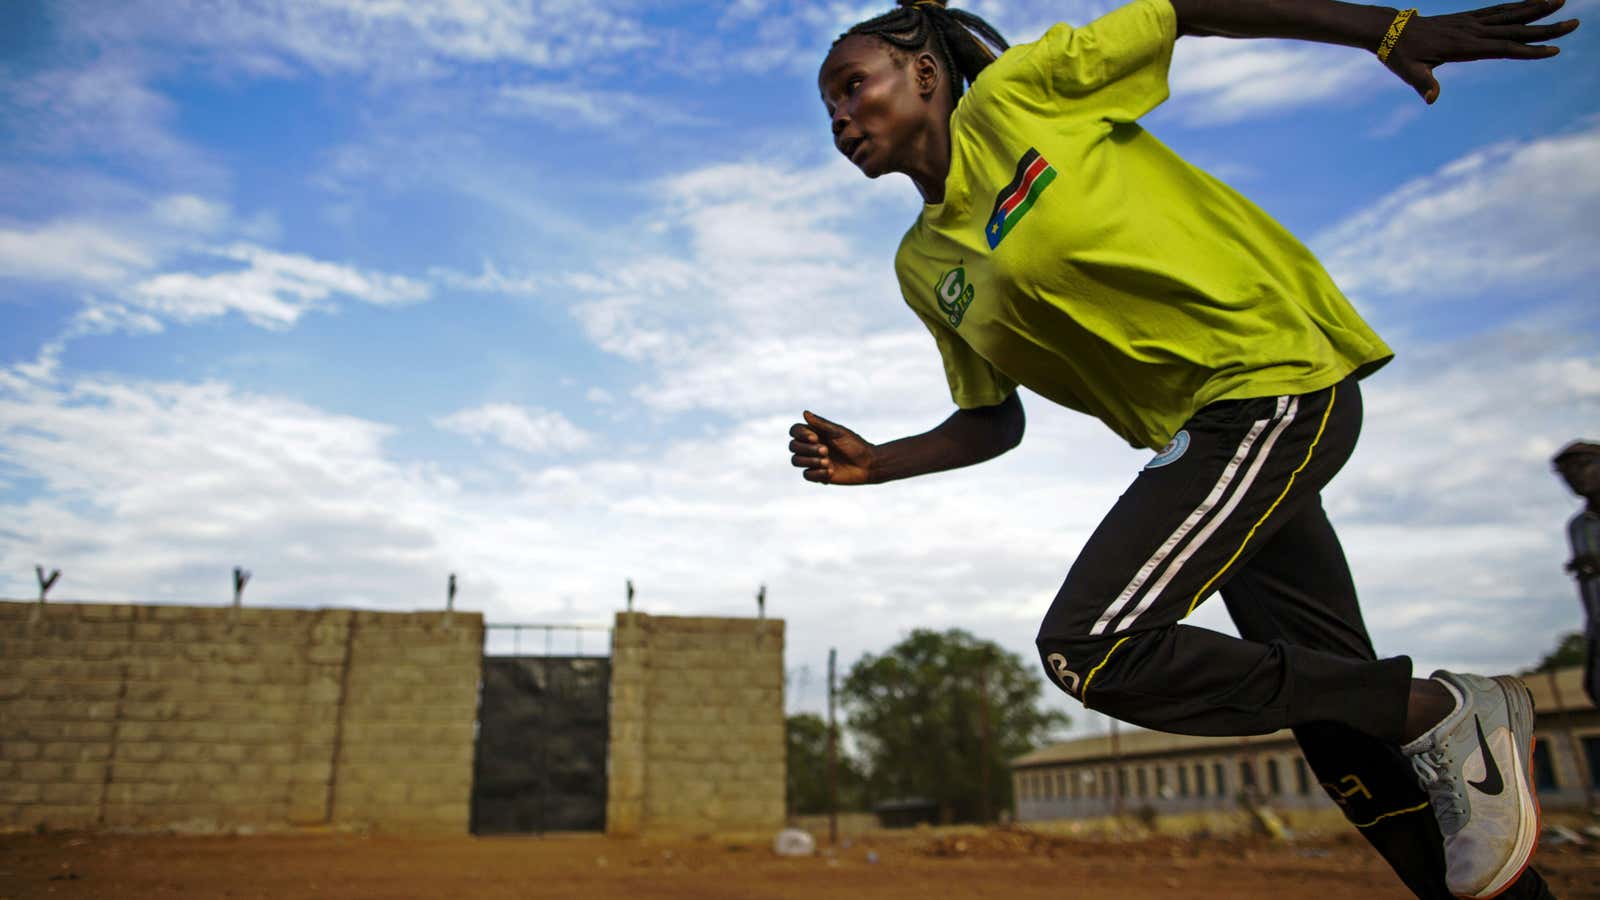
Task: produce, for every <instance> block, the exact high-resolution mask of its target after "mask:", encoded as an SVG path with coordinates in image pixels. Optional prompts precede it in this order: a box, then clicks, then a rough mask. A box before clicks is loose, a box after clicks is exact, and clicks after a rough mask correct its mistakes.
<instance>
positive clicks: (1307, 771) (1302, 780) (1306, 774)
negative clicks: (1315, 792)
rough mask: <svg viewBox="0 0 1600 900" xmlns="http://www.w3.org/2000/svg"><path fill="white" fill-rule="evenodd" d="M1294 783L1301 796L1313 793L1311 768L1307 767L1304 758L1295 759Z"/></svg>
mask: <svg viewBox="0 0 1600 900" xmlns="http://www.w3.org/2000/svg"><path fill="white" fill-rule="evenodd" d="M1294 783H1295V789H1296V790H1298V791H1299V792H1300V793H1301V794H1309V793H1311V768H1310V767H1309V766H1307V765H1306V759H1305V757H1303V756H1296V757H1295V758H1294Z"/></svg>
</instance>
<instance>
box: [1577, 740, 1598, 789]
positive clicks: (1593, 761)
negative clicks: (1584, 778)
mask: <svg viewBox="0 0 1600 900" xmlns="http://www.w3.org/2000/svg"><path fill="white" fill-rule="evenodd" d="M1581 743H1582V744H1583V758H1584V759H1587V760H1588V761H1589V780H1590V786H1591V787H1593V785H1594V782H1597V781H1600V736H1593V735H1591V736H1589V737H1586V738H1584V739H1583V740H1582V742H1581Z"/></svg>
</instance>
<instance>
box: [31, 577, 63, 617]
mask: <svg viewBox="0 0 1600 900" xmlns="http://www.w3.org/2000/svg"><path fill="white" fill-rule="evenodd" d="M33 574H34V575H36V576H38V578H39V603H38V605H37V606H35V607H34V608H33V613H32V614H31V615H30V616H29V617H28V619H29V621H30V622H37V621H39V620H40V619H42V618H44V596H45V595H46V594H48V593H50V589H51V588H52V587H54V586H55V583H56V579H57V578H60V577H61V570H60V569H51V570H50V574H49V575H46V574H44V566H38V565H36V566H34V567H33Z"/></svg>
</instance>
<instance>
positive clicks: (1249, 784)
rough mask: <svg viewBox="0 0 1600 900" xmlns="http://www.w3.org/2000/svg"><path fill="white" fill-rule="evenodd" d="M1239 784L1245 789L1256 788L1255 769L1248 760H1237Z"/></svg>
mask: <svg viewBox="0 0 1600 900" xmlns="http://www.w3.org/2000/svg"><path fill="white" fill-rule="evenodd" d="M1239 784H1240V785H1242V786H1244V787H1246V788H1253V787H1255V786H1256V767H1255V766H1253V765H1251V764H1250V760H1248V759H1241V760H1239Z"/></svg>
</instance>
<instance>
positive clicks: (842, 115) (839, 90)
mask: <svg viewBox="0 0 1600 900" xmlns="http://www.w3.org/2000/svg"><path fill="white" fill-rule="evenodd" d="M937 83H938V78H937V67H936V65H935V64H934V62H933V57H932V56H930V55H929V54H926V53H921V54H916V55H908V56H906V57H905V59H904V61H901V60H900V59H897V58H896V54H894V53H891V52H890V49H889V46H888V45H887V44H885V43H884V42H883V41H881V40H879V39H878V38H875V37H871V36H869V35H859V34H857V35H851V36H849V37H847V38H845V39H844V40H842V41H840V42H839V43H838V45H837V46H835V47H834V48H833V52H831V53H829V54H828V58H827V59H825V60H823V61H822V70H821V72H819V73H818V75H817V88H818V89H819V90H820V91H821V92H822V104H823V106H824V107H826V108H827V110H828V115H829V117H830V118H831V119H832V120H833V144H834V146H835V147H838V148H839V152H840V153H843V154H844V155H845V156H846V157H848V158H849V160H850V161H851V162H852V163H855V165H856V168H858V169H860V170H861V171H862V172H863V173H865V174H866V176H867V177H868V178H877V177H878V176H879V175H882V174H884V173H885V172H904V171H907V170H908V166H913V167H914V161H913V160H908V159H907V158H906V156H907V154H908V153H909V152H910V151H911V150H912V148H913V147H914V146H915V142H914V140H913V138H914V136H915V135H916V134H917V132H918V131H919V130H921V129H922V128H923V127H925V125H926V124H927V123H928V120H929V114H930V110H931V107H932V106H933V104H932V103H930V102H929V101H930V99H931V97H932V96H933V89H934V87H935V86H936V85H937Z"/></svg>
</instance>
